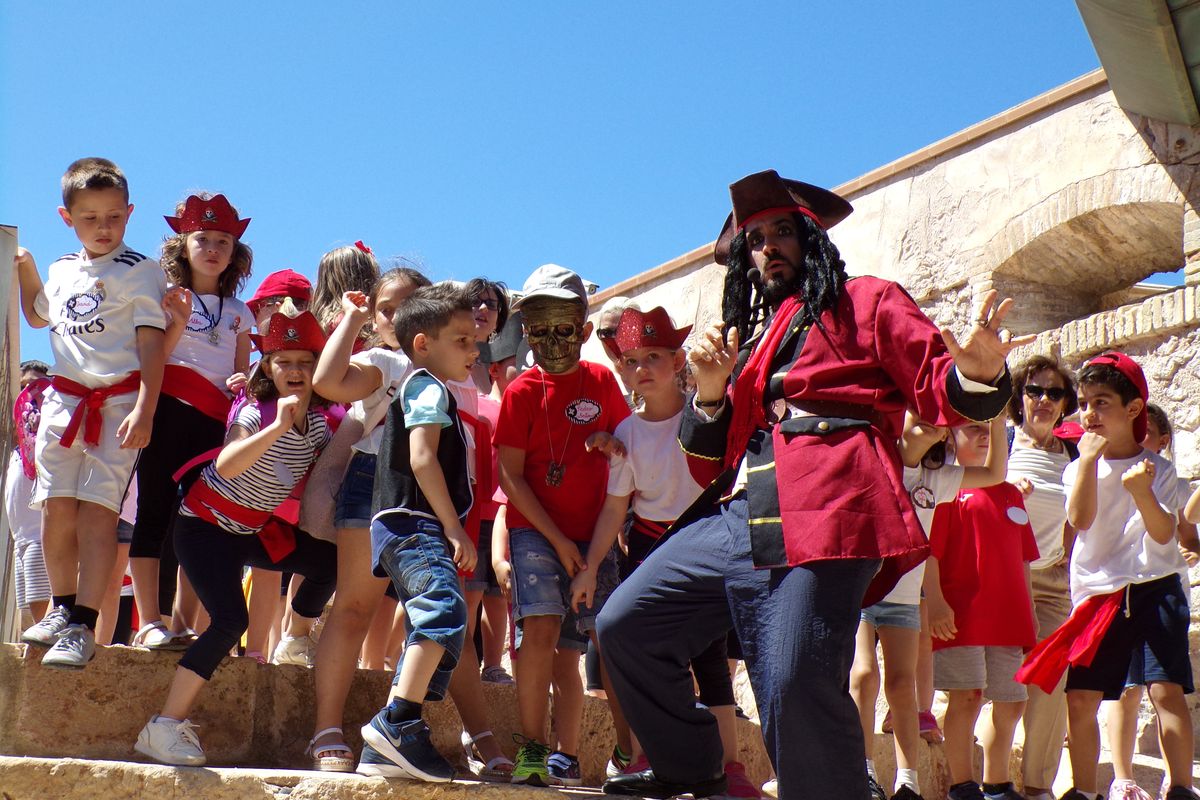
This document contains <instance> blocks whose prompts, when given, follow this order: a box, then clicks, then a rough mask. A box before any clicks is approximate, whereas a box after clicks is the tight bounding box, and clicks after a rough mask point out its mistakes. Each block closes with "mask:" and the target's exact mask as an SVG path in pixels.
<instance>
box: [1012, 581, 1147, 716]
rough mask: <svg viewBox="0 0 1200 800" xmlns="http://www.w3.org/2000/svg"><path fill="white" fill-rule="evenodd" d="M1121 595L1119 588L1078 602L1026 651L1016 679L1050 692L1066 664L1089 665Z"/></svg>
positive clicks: (1064, 669)
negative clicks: (1060, 622) (1056, 624)
mask: <svg viewBox="0 0 1200 800" xmlns="http://www.w3.org/2000/svg"><path fill="white" fill-rule="evenodd" d="M1124 595H1125V590H1124V589H1121V590H1120V591H1116V592H1113V593H1112V594H1098V595H1093V596H1092V597H1089V598H1088V599H1086V600H1084V601H1083V602H1082V603H1080V604H1079V605H1078V606H1077V607H1076V608H1075V610H1074V611H1072V612H1071V616H1070V617H1068V618H1067V621H1066V622H1064V623H1063V624H1062V625H1059V626H1058V628H1057V629H1056V630H1055V631H1054V633H1052V634H1050V635H1049V636H1047V637H1046V638H1045V639H1043V640H1042V641H1040V642H1038V645H1037V647H1035V648H1033V650H1031V651H1030V652H1029V655H1027V656H1026V657H1025V663H1024V664H1022V665H1021V668H1020V669H1019V670H1017V675H1016V678H1017V680H1018V681H1020V682H1021V683H1024V684H1033V685H1034V686H1037V687H1038V688H1040V689H1041V690H1042V691H1043V692H1045V693H1046V694H1050V693H1051V692H1053V691H1054V687H1056V686H1058V681H1059V680H1060V679H1061V678H1062V675H1063V673H1064V672H1066V671H1067V667H1069V666H1072V665H1074V666H1077V667H1090V666H1091V665H1092V659H1093V658H1095V657H1096V650H1097V648H1099V647H1100V642H1101V640H1102V639H1104V634H1105V633H1106V632H1108V626H1109V625H1111V624H1112V621H1113V617H1115V616H1116V615H1117V612H1118V611H1120V609H1121V598H1122V597H1124Z"/></svg>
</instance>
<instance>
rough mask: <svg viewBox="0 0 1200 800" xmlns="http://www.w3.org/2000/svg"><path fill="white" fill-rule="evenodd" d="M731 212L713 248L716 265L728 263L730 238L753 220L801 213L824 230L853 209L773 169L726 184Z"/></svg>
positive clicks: (837, 196) (839, 199)
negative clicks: (784, 213)
mask: <svg viewBox="0 0 1200 800" xmlns="http://www.w3.org/2000/svg"><path fill="white" fill-rule="evenodd" d="M729 197H730V199H732V200H733V213H732V214H730V215H729V216H728V217H726V219H725V225H724V227H722V228H721V235H720V236H718V237H717V243H716V245H715V247H714V248H713V259H714V260H715V261H716V262H717V263H718V264H728V263H729V247H730V244H731V243H732V242H733V237H735V236H737V234H738V232H739V231H741V230H742V229H743V228H745V227H746V224H747V223H748V222H750V220H752V219H754V218H755V217H758V216H761V215H763V214H771V213H775V212H779V211H790V212H793V213H797V214H803V215H804V216H806V217H808V218H809V219H811V220H812V221H813V222H815V223H817V224H818V225H820V226H821V227H822V228H824V229H825V230H828V229H830V228H832V227H833V226H834V225H837V224H838V223H839V222H841V221H842V220H844V219H845V218H846V217H848V216H850V212H851V211H853V210H854V207H853V206H852V205H850V203H849V202H848V201H847V200H846V199H845V198H843V197H841V196H839V195H836V194H834V193H833V192H831V191H829V190H828V189H822V188H821V187H820V186H813V185H812V184H811V183H802V182H800V181H793V180H790V179H788V178H781V177H779V173H778V172H776V171H775V170H773V169H769V170H766V171H765V172H756V173H754V174H753V175H747V176H746V177H744V178H742V179H741V180H740V181H737V182H736V183H732V184H730V185H729Z"/></svg>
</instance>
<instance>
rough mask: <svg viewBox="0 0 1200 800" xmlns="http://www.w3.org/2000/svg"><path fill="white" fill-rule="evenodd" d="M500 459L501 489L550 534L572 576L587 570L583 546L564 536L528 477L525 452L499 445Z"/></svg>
mask: <svg viewBox="0 0 1200 800" xmlns="http://www.w3.org/2000/svg"><path fill="white" fill-rule="evenodd" d="M497 449H498V452H499V461H500V488H501V489H503V490H504V493H505V494H506V495H508V502H510V503H512V504H513V505H515V506H516V507H517V510H518V511H520V512H521V514H522V515H523V516H524V517H525V519H527V520H529V522H530V524H532V525H533V527H535V528H537V529H538V531H539V532H540V533H541V534H542V535H543V536H545V537H546V540H547V541H548V542H550V545H551V547H553V548H554V552H555V553H557V554H558V560H559V561H561V562H562V565H563V566H564V567H565V568H566V570H567V575H569V576H571V577H572V578H573V577H575V573H577V572H579V570H581V569H587V563H586V562H585V561H584V560H583V556H582V555H580V553H579V548H577V547H576V546H575V544H574V543H573V542H572V541H571V540H570V539H568V538H567V537H566V536H564V535H563V532H562V531H560V530H559V529H558V525H556V524H555V523H554V520H552V519H551V518H550V515H549V514H548V513H546V509H544V508H543V507H542V504H541V502H540V501H539V500H538V499H537V495H535V494H534V493H533V489H531V488H530V487H529V483H528V481H526V480H525V451H524V450H522V449H521V448H519V447H513V446H511V445H505V444H502V445H500V446H499V447H498V448H497Z"/></svg>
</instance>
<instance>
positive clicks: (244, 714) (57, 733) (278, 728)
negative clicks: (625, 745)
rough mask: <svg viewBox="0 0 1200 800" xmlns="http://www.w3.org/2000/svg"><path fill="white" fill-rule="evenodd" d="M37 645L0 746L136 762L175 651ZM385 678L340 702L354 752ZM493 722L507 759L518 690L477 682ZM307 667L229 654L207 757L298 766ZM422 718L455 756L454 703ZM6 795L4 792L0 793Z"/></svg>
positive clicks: (750, 751)
mask: <svg viewBox="0 0 1200 800" xmlns="http://www.w3.org/2000/svg"><path fill="white" fill-rule="evenodd" d="M44 652H45V651H43V650H39V649H37V648H30V649H29V652H26V646H25V645H11V644H6V645H0V753H2V754H5V755H10V756H34V757H67V758H84V759H107V760H113V761H128V760H135V761H139V760H143V759H142V757H141V756H140V755H138V754H136V753H134V751H133V743H134V741H135V740H136V739H137V735H138V731H140V730H141V728H142V726H143V725H144V724H145V723H146V720H148V719H150V717H151V716H152V715H153V714H155V713H157V711H158V710H159V708H160V706H161V704H162V701H163V699H164V698H165V697H166V692H167V686H168V684H169V683H170V681H171V677H172V675H173V674H174V672H175V665H176V662H177V661H178V660H179V655H178V654H172V653H162V652H151V651H148V650H143V649H140V648H129V647H101V648H98V649H97V652H96V658H95V660H94V661H92V663H91V664H89V665H88V666H87V668H86V669H83V670H78V671H70V670H55V669H46V668H43V667H42V666H41V661H40V659H41V656H42V653H44ZM390 685H391V675H390V674H389V673H384V672H372V671H367V670H359V671H358V672H357V673H356V674H355V676H354V682H353V684H352V685H351V689H350V697H349V699H348V701H347V703H346V712H345V725H344V727H345V732H346V743H347V744H348V745H350V747H352V748H354V751H355V752H356V753H357V752H358V751H359V750H360V748H361V746H362V738H361V736H360V735H359V728H360V727H361V726H362V725H363V724H365V723H366V722H367V721H369V720H370V718H371V717H372V716H373V715H374V714H375V712H376V711H378V710H379V707H380V706H381V705H382V704H383V703H384V702H385V700H386V698H387V692H388V688H389V686H390ZM483 690H484V696H485V697H486V699H487V701H488V706H489V709H490V716H491V728H492V730H493V731H494V732H495V735H496V737H497V741H498V742H499V744H500V746H501V748H502V749H503V750H504V751H505V752H506V753H507V754H508V755H509V757H510V758H512V757H514V756H515V755H516V744H515V743H514V742H513V738H512V735H513V733H514V732H515V731H517V730H519V726H518V720H517V696H516V688H515V687H512V686H500V685H496V684H490V683H485V684H483ZM315 706H316V704H315V698H314V691H313V678H312V671H311V670H308V669H304V668H303V667H293V666H263V665H260V664H258V663H257V662H255V661H253V660H251V659H245V658H230V659H226V660H225V662H224V663H222V665H221V667H220V668H219V669H218V670H217V672H216V674H215V675H214V676H213V680H212V681H211V682H210V683H209V685H208V686H206V687H205V689H204V691H203V692H202V693H201V695H200V699H199V701H198V703H197V704H196V707H195V709H194V710H193V712H192V715H191V719H192V721H193V722H195V723H196V724H197V725H199V727H200V730H199V735H200V741H201V743H202V745H203V747H204V750H205V753H206V754H207V756H208V763H209V764H210V765H213V766H216V767H256V768H272V769H297V768H301V769H303V768H305V767H306V766H307V763H308V760H307V759H306V758H305V756H304V749H305V746H306V745H307V744H308V739H309V737H310V736H311V735H312V733H313V724H314V722H313V714H314V710H315ZM425 719H426V721H427V722H428V723H429V726H430V728H431V729H432V731H433V743H434V745H435V746H436V747H437V748H438V750H440V751H441V752H442V754H443V755H445V756H446V757H447V758H448V759H449V760H450V761H451V762H452V763H455V764H460V765H461V764H462V762H463V761H464V759H463V756H462V750H461V745H460V743H459V736H460V732H461V730H462V728H461V721H460V719H459V716H458V711H457V709H455V707H454V703H453V702H452V701H446V702H441V703H427V704H426V705H425ZM739 725H740V729H739V744H740V749H741V752H740V760H741V761H742V762H743V763H744V764H745V765H746V769H747V772H748V774H749V776H750V779H751V780H753V781H756V782H758V783H760V784H761V783H762V782H763V781H765V780H766V779H767V777H768V775H769V774H770V768H769V763H768V760H767V756H766V750H765V748H764V747H763V743H762V734H761V732H760V730H759V728H758V726H757V725H756V724H754V723H752V722H749V721H746V720H740V721H739ZM580 742H581V747H580V750H581V752H580V753H579V760H580V766H581V768H582V771H583V778H584V782H585V783H586V784H588V785H592V786H598V785H599V784H600V783H601V782H602V781H603V778H604V766H605V764H606V763H607V761H608V757H609V755H610V754H611V752H612V748H613V744H614V738H613V732H612V720H611V717H610V715H609V712H608V706H607V704H606V703H605V702H604V701H601V700H597V699H595V698H591V697H588V698H585V703H584V713H583V725H582V729H581V737H580ZM0 788H3V787H0ZM0 796H2V795H0Z"/></svg>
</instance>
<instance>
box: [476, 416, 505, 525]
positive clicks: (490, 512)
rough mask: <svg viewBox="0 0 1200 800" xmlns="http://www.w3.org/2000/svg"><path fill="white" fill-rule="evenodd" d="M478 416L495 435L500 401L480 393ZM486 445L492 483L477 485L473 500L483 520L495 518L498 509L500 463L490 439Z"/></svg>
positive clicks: (481, 445) (480, 445)
mask: <svg viewBox="0 0 1200 800" xmlns="http://www.w3.org/2000/svg"><path fill="white" fill-rule="evenodd" d="M479 418H480V419H482V420H485V421H486V422H487V424H488V427H489V428H490V429H491V431H492V435H495V433H496V421H497V420H498V419H499V418H500V402H499V401H498V400H493V399H492V398H491V397H490V396H489V395H486V394H480V395H479ZM487 446H488V447H489V448H490V449H491V451H492V485H491V486H479V487H476V489H475V502H476V503H478V504H479V518H480V519H483V520H488V519H495V518H496V512H497V511H498V510H499V509H500V504H499V503H497V502H496V500H495V496H496V492H498V491H499V490H500V484H499V481H500V465H499V464H497V463H496V461H497V459H496V446H495V445H494V444H492V443H491V441H490V440H489V441H488V443H487ZM476 447H483V444H481V443H476Z"/></svg>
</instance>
